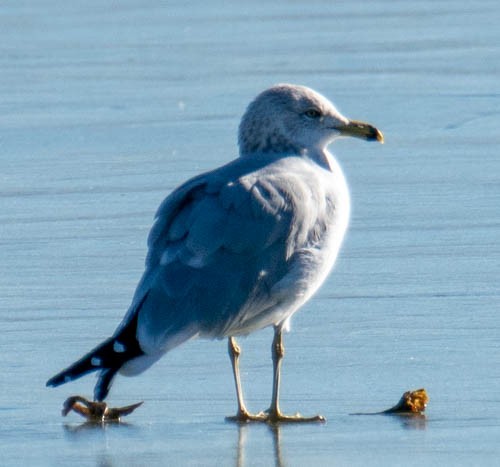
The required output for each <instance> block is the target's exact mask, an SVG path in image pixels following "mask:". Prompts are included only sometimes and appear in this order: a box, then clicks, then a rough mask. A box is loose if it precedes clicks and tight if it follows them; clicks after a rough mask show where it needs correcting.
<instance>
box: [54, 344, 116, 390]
mask: <svg viewBox="0 0 500 467" xmlns="http://www.w3.org/2000/svg"><path fill="white" fill-rule="evenodd" d="M114 340H115V339H113V338H111V339H107V340H106V341H104V342H103V343H102V344H100V345H99V346H97V347H96V348H95V349H93V350H91V351H90V352H89V353H88V354H87V355H85V356H84V357H82V358H81V359H80V360H78V361H77V362H75V363H73V365H71V366H69V367H68V368H66V369H64V370H63V371H61V372H60V373H58V374H57V375H55V376H53V377H52V378H50V379H49V380H48V381H47V386H51V387H56V386H60V385H61V384H64V383H68V382H69V381H73V380H75V379H78V378H81V377H82V376H84V375H86V374H88V373H91V372H93V371H97V370H101V369H103V368H106V367H108V366H109V364H110V363H111V362H110V361H107V360H109V359H108V358H107V355H109V353H110V351H111V352H112V351H113V342H114ZM113 363H115V362H113Z"/></svg>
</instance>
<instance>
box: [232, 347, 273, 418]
mask: <svg viewBox="0 0 500 467" xmlns="http://www.w3.org/2000/svg"><path fill="white" fill-rule="evenodd" d="M227 344H228V345H227V348H228V352H229V358H230V359H231V365H232V367H233V376H234V385H235V386H236V397H237V400H238V412H237V413H236V415H234V416H233V417H226V420H231V421H234V422H251V421H265V419H266V415H265V414H263V413H259V414H256V415H254V414H251V413H250V412H249V411H248V410H247V408H246V407H245V402H244V400H243V391H242V390H241V381H240V365H239V359H240V353H241V350H240V347H239V346H238V344H237V343H236V339H235V338H234V337H229V338H228V340H227Z"/></svg>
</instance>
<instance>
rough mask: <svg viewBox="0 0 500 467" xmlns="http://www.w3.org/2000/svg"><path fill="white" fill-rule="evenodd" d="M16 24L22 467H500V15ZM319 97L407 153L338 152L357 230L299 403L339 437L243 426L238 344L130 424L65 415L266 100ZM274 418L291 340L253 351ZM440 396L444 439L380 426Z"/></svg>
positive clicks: (13, 459) (11, 85)
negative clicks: (275, 88) (75, 367)
mask: <svg viewBox="0 0 500 467" xmlns="http://www.w3.org/2000/svg"><path fill="white" fill-rule="evenodd" d="M206 5H207V3H206V2H191V3H190V2H180V1H179V2H168V3H167V2H150V1H146V2H140V1H138V0H124V1H120V2H111V1H96V0H91V1H85V2H84V1H82V0H77V1H72V2H62V1H57V0H54V1H50V0H42V1H37V2H29V1H16V2H3V4H2V5H1V6H0V31H1V33H0V36H1V38H2V40H1V42H0V331H1V334H2V338H1V340H0V348H1V352H2V358H1V360H0V372H1V375H2V376H1V379H0V381H1V383H0V414H1V415H2V424H1V425H0V459H1V463H2V465H6V466H7V465H8V466H11V465H12V466H14V465H16V466H17V465H40V466H45V465H46V466H57V465H60V466H63V465H69V464H77V465H84V466H87V465H88V466H122V465H131V466H136V465H137V466H139V465H148V466H156V465H158V466H160V465H213V466H215V465H217V466H232V465H237V466H244V465H252V466H253V465H262V466H268V465H280V466H285V465H286V466H301V465H349V466H353V465H359V466H361V465H380V466H386V465H440V464H441V465H492V464H495V463H497V462H498V459H499V458H500V444H499V440H500V318H499V316H498V311H499V302H500V300H499V298H500V242H499V238H500V208H499V199H500V156H499V150H498V147H499V144H500V132H499V128H500V91H499V83H500V28H498V23H499V22H500V4H499V2H498V1H497V0H491V1H487V0H479V1H476V2H474V3H471V2H469V1H465V0H463V1H456V2H451V1H444V0H443V1H439V0H438V1H434V0H433V1H420V2H403V1H401V2H396V1H391V0H378V1H373V2H331V1H326V0H318V1H308V2H306V1H295V2H284V1H277V2H272V3H271V2H265V1H263V0H261V1H258V2H253V3H251V4H250V3H248V2H247V4H244V3H242V2H241V3H240V2H235V3H231V4H230V3H226V2H222V1H217V2H209V5H210V6H206ZM277 82H293V83H297V84H305V85H308V86H310V87H312V88H314V89H316V90H318V91H319V92H321V93H323V94H325V95H326V96H328V97H329V98H331V99H332V100H333V101H334V102H335V103H336V105H337V106H338V107H339V109H340V110H341V111H342V112H343V113H345V114H346V115H347V116H349V117H352V118H356V119H363V120H366V121H369V122H371V123H373V124H376V125H377V127H379V128H380V129H381V130H382V131H383V132H384V134H385V137H386V144H385V145H384V146H380V145H375V144H366V143H364V142H362V141H354V140H345V141H341V142H338V143H337V144H335V145H334V146H332V147H331V150H332V152H334V153H335V154H337V156H338V159H339V161H340V162H341V164H342V166H343V168H344V171H345V173H346V176H347V178H348V180H349V184H350V189H351V196H352V203H353V216H352V222H351V226H350V230H349V232H348V236H347V240H346V242H345V244H344V247H343V250H342V253H341V257H340V259H339V261H338V263H337V266H336V269H335V272H334V273H333V274H332V275H331V276H330V278H329V280H328V281H327V283H326V284H325V285H324V287H323V288H322V289H321V291H320V293H319V294H318V295H317V296H316V297H315V298H314V299H313V300H311V301H310V302H309V303H308V304H307V305H306V306H305V307H304V309H303V310H302V311H301V312H300V313H298V314H297V315H296V316H295V318H294V320H293V322H292V331H291V333H289V334H288V335H286V337H285V345H286V348H287V355H286V357H285V361H284V367H283V379H284V381H283V388H282V405H283V408H284V409H285V410H286V411H288V412H295V411H296V410H300V411H301V412H302V413H304V414H311V415H312V414H315V413H317V412H320V413H322V414H323V415H325V416H326V417H327V419H328V423H327V424H325V425H307V426H297V425H295V426H282V427H281V428H280V429H279V431H273V430H272V429H270V428H269V427H266V426H255V425H250V426H243V427H238V426H237V425H233V424H231V423H227V422H225V420H224V416H226V415H231V414H233V413H234V412H235V409H236V402H235V396H234V390H233V383H232V378H231V368H230V363H229V360H228V358H227V354H226V343H225V342H223V341H220V342H219V341H215V342H209V341H197V342H192V343H189V344H187V345H184V346H183V347H180V348H178V349H176V350H175V351H173V352H172V353H170V354H169V355H168V356H166V357H165V358H164V359H163V360H162V361H161V362H160V363H158V364H157V365H156V366H155V367H153V368H152V369H151V370H150V371H148V372H147V373H145V374H143V375H142V376H140V377H138V378H123V377H119V378H118V379H117V380H116V382H115V385H114V387H113V390H112V392H111V394H110V399H109V400H110V402H111V403H112V405H125V404H128V403H132V402H136V401H139V400H144V401H145V404H144V406H143V407H141V408H140V409H139V410H138V411H137V412H135V413H134V414H133V415H131V416H130V417H129V418H128V419H127V424H123V425H115V426H107V427H105V428H95V427H94V428H89V427H87V426H85V425H82V424H81V419H80V418H78V416H77V415H75V414H71V415H70V416H68V417H67V418H62V417H61V415H60V408H61V405H62V402H63V401H64V399H65V398H66V397H68V396H69V395H71V394H83V395H87V396H90V395H91V393H92V388H93V383H94V381H95V379H94V378H93V377H92V376H90V377H86V378H84V379H81V380H79V381H77V382H75V383H72V384H69V385H65V386H62V387H60V388H57V389H47V388H45V381H46V380H47V379H48V377H50V376H52V375H53V374H54V373H55V372H56V371H58V370H60V369H62V368H63V367H64V366H66V365H67V364H69V363H71V362H72V361H74V360H75V359H76V358H77V357H80V356H81V355H82V354H83V353H84V352H86V351H88V350H89V349H90V348H92V347H93V346H94V345H96V344H97V343H98V342H99V341H100V340H102V339H103V338H105V337H107V336H108V335H109V334H110V333H111V332H113V331H114V329H115V326H116V325H117V323H118V322H119V320H120V319H121V317H122V316H123V313H124V312H125V310H126V308H127V307H128V305H129V301H130V299H131V297H132V293H133V291H134V288H135V285H136V283H137V281H138V279H139V277H140V275H141V273H142V269H143V261H144V256H145V253H146V236H147V233H148V231H149V228H150V227H151V224H152V219H153V215H154V212H155V211H156V208H157V206H158V204H159V203H160V202H161V200H162V199H163V198H164V197H165V196H166V195H167V194H168V193H169V192H170V191H171V190H172V189H173V188H174V187H175V186H177V185H178V184H179V183H181V182H182V181H184V180H185V179H186V178H188V177H191V176H193V175H195V174H197V173H199V172H201V171H203V170H206V169H208V168H213V167H215V166H217V165H220V164H222V163H224V162H227V161H229V160H230V159H232V158H234V157H235V156H236V154H237V147H236V130H237V125H238V122H239V118H240V116H241V114H242V113H243V111H244V109H245V107H246V105H247V104H248V102H249V101H250V100H251V99H252V98H253V97H254V96H255V95H256V94H257V93H258V92H260V91H261V90H263V89H264V88H266V87H268V86H269V85H271V84H274V83H277ZM240 344H241V345H242V348H243V354H242V362H241V363H242V371H243V374H242V378H243V384H244V388H245V391H246V396H247V399H248V404H249V407H250V409H252V410H260V409H264V408H266V407H267V406H268V403H269V399H270V394H271V360H270V344H271V332H270V330H264V331H262V332H260V333H256V334H254V335H252V336H251V337H249V338H246V339H241V340H240ZM419 387H425V388H426V390H427V392H428V394H429V396H430V399H431V400H430V404H429V407H428V409H427V415H426V418H425V420H410V419H401V418H394V417H383V416H376V417H354V416H351V415H349V414H350V413H352V412H368V411H377V410H382V409H385V408H388V407H389V406H391V405H393V404H394V403H395V402H396V401H397V400H398V399H399V397H400V396H401V394H402V393H403V392H404V391H405V390H407V389H417V388H419Z"/></svg>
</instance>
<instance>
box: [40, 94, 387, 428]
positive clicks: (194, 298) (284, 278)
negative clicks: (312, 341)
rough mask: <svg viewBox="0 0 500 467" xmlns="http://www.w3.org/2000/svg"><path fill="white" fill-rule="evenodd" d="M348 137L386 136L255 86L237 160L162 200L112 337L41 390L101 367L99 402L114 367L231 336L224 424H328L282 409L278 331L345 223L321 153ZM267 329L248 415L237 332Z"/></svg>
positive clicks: (316, 100) (319, 104)
mask: <svg viewBox="0 0 500 467" xmlns="http://www.w3.org/2000/svg"><path fill="white" fill-rule="evenodd" d="M345 136H352V137H356V138H361V139H364V140H367V141H379V142H381V143H383V135H382V133H381V132H380V131H379V130H378V129H377V128H375V127H374V126H372V125H370V124H367V123H364V122H360V121H356V120H350V119H348V118H346V117H344V116H343V115H342V114H341V113H340V112H339V111H338V110H337V109H336V108H335V106H334V105H333V104H332V103H331V102H330V101H329V100H328V99H326V98H325V97H324V96H322V95H321V94H319V93H318V92H316V91H314V90H312V89H310V88H308V87H305V86H299V85H293V84H278V85H275V86H272V87H270V88H268V89H266V90H265V91H263V92H262V93H260V94H259V95H258V96H257V97H256V98H255V99H254V100H253V101H252V102H251V103H250V104H249V106H248V107H247V109H246V112H245V113H244V115H243V117H242V119H241V123H240V125H239V134H238V145H239V157H238V158H236V159H234V160H233V161H231V162H229V163H227V164H226V165H223V166H221V167H219V168H217V169H215V170H212V171H209V172H206V173H203V174H201V175H198V176H196V177H194V178H192V179H190V180H188V181H187V182H185V183H184V184H182V185H181V186H180V187H178V188H177V189H175V190H174V191H173V192H172V193H171V194H170V195H169V196H168V197H167V198H166V199H165V200H164V201H163V203H162V204H161V205H160V207H159V209H158V211H157V214H156V218H155V222H154V225H153V227H152V229H151V232H150V234H149V238H148V253H147V257H146V264H145V271H144V274H143V276H142V278H141V280H140V282H139V284H138V286H137V289H136V291H135V294H134V296H133V299H132V303H131V305H130V308H129V309H128V311H127V313H126V314H125V316H124V318H123V320H122V321H121V323H120V324H119V325H118V327H117V329H116V331H115V332H114V334H113V335H112V336H111V337H110V338H108V339H106V340H105V341H104V342H102V343H101V344H99V345H98V346H97V347H95V348H94V349H93V350H91V351H90V352H89V353H88V354H86V355H85V356H83V357H82V358H81V359H80V360H78V361H77V362H75V363H74V364H72V365H71V366H69V367H68V368H66V369H65V370H63V371H61V372H60V373H58V374H57V375H55V376H54V377H52V378H51V379H50V380H49V381H48V382H47V386H52V387H54V386H59V385H61V384H64V383H67V382H69V381H72V380H74V379H76V378H80V377H81V376H83V375H85V374H87V373H90V372H94V371H98V372H99V376H98V381H97V383H96V386H95V389H94V399H95V401H98V402H101V401H103V400H104V399H105V398H106V396H107V395H108V392H109V390H110V387H111V384H112V382H113V379H114V377H115V375H116V374H117V373H120V374H123V375H127V376H132V375H137V374H139V373H142V372H143V371H144V370H146V369H147V368H149V367H150V366H151V365H152V364H153V363H155V362H156V361H157V360H159V359H160V358H161V357H162V356H163V355H164V354H165V353H167V352H169V351H170V350H172V349H173V348H175V347H177V346H179V345H181V344H182V343H184V342H186V341H188V340H190V339H194V338H208V339H223V338H227V339H228V352H229V356H230V360H231V365H232V370H233V377H234V384H235V388H236V396H237V404H238V408H237V413H236V415H235V416H234V417H230V419H231V420H235V421H238V422H247V421H263V422H268V423H277V422H308V421H323V420H324V417H322V416H321V415H317V416H313V417H304V416H302V415H300V414H295V415H286V414H284V413H283V412H282V411H281V409H280V405H279V390H280V374H281V371H280V370H281V362H282V359H283V356H284V345H283V336H282V335H283V332H284V331H285V330H288V328H289V323H290V319H291V317H292V315H293V314H294V313H295V312H296V311H297V310H298V309H299V308H300V307H301V306H302V305H304V303H306V302H307V301H308V300H309V299H310V298H311V296H312V295H313V294H314V293H315V292H316V291H317V290H318V288H319V287H320V285H321V284H322V283H323V282H324V281H325V279H326V277H327V276H328V273H329V272H330V270H331V269H332V267H333V265H334V263H335V260H336V257H337V255H338V252H339V249H340V246H341V243H342V240H343V238H344V235H345V232H346V229H347V226H348V222H349V213H350V198H349V190H348V186H347V183H346V180H345V178H344V175H343V173H342V170H341V168H340V165H339V164H338V162H337V161H336V160H335V158H334V157H333V155H332V154H331V153H330V152H329V151H328V149H327V147H328V145H329V144H330V143H331V142H332V141H333V140H335V139H337V138H340V137H345ZM268 326H273V328H274V338H273V342H272V347H271V349H272V352H271V353H272V362H273V389H272V398H271V405H270V407H269V409H268V410H266V411H263V412H259V413H251V412H249V411H248V409H247V408H246V405H245V402H244V397H243V392H242V387H241V382H240V372H239V357H240V353H241V350H240V347H239V345H238V343H237V342H236V337H237V336H244V335H248V334H249V333H252V332H254V331H257V330H259V329H262V328H265V327H268Z"/></svg>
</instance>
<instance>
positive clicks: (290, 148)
mask: <svg viewBox="0 0 500 467" xmlns="http://www.w3.org/2000/svg"><path fill="white" fill-rule="evenodd" d="M341 136H354V137H358V138H363V139H366V140H377V141H379V142H383V136H382V133H381V132H380V131H379V130H377V129H376V128H375V127H373V126H372V125H369V124H367V123H364V122H359V121H355V120H349V119H348V118H346V117H344V116H343V115H342V114H340V112H339V111H338V110H337V109H336V108H335V106H334V105H333V104H332V103H331V102H330V101H329V100H328V99H326V98H325V97H324V96H322V95H321V94H319V93H317V92H316V91H313V90H312V89H310V88H307V87H305V86H298V85H294V84H277V85H276V86H273V87H271V88H269V89H267V90H265V91H264V92H262V93H261V94H259V95H258V96H257V97H256V98H255V99H254V100H253V101H252V102H251V103H250V105H249V106H248V108H247V110H246V112H245V114H244V115H243V118H242V119H241V123H240V127H239V136H238V144H239V146H240V154H241V155H242V156H248V155H251V154H256V153H292V154H307V153H308V152H321V151H323V150H324V149H325V148H326V146H328V144H330V143H331V142H332V141H333V140H334V139H335V138H338V137H341Z"/></svg>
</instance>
